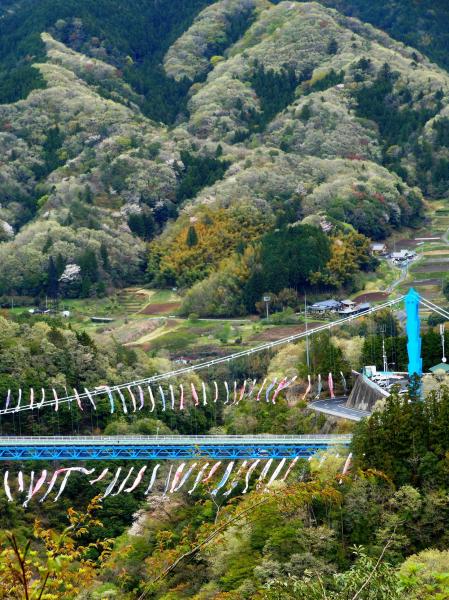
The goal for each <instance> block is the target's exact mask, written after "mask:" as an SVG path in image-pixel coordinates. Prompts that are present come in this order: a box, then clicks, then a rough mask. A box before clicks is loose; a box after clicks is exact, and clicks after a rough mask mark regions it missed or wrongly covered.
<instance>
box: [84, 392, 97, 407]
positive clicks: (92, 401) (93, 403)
mask: <svg viewBox="0 0 449 600" xmlns="http://www.w3.org/2000/svg"><path fill="white" fill-rule="evenodd" d="M84 391H85V392H86V396H87V397H88V398H89V401H90V403H91V404H92V406H93V407H94V410H97V407H96V405H95V402H94V399H93V397H92V394H91V393H90V392H89V390H88V389H87V388H84Z"/></svg>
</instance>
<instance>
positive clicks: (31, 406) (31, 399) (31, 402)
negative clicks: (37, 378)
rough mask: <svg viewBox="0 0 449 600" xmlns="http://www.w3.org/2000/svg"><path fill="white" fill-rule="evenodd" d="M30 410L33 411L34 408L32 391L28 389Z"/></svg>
mask: <svg viewBox="0 0 449 600" xmlns="http://www.w3.org/2000/svg"><path fill="white" fill-rule="evenodd" d="M30 408H31V410H33V408H34V390H33V388H30Z"/></svg>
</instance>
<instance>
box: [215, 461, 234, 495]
mask: <svg viewBox="0 0 449 600" xmlns="http://www.w3.org/2000/svg"><path fill="white" fill-rule="evenodd" d="M233 468H234V462H230V463H229V465H228V466H227V467H226V471H225V472H224V475H223V477H222V478H221V481H220V483H219V484H218V485H217V487H216V488H215V489H214V490H212V492H211V495H212V496H216V495H217V494H218V492H219V491H220V490H221V488H222V487H224V486H225V485H226V483H227V481H228V479H229V477H230V475H231V473H232V469H233Z"/></svg>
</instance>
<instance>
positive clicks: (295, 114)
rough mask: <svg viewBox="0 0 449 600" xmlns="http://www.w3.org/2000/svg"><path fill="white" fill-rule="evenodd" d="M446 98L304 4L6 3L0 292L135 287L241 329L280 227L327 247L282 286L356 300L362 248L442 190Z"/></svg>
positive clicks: (0, 70)
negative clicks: (313, 264)
mask: <svg viewBox="0 0 449 600" xmlns="http://www.w3.org/2000/svg"><path fill="white" fill-rule="evenodd" d="M448 94H449V75H448V74H447V73H446V72H445V71H444V70H442V69H440V68H439V67H437V66H436V65H434V64H432V63H431V62H430V61H429V60H428V59H427V58H426V57H425V56H424V55H423V54H421V53H420V52H419V51H417V50H414V49H412V48H408V47H405V46H403V45H402V44H401V43H399V42H396V41H394V40H393V39H391V38H389V37H388V36H387V35H386V34H385V33H382V32H381V31H379V30H376V29H374V28H372V27H371V26H369V25H364V24H363V23H361V22H360V21H357V20H355V19H351V18H348V17H345V16H343V15H342V14H340V13H337V12H335V11H334V10H331V9H328V8H324V7H323V6H321V5H320V4H317V3H297V2H281V3H278V4H273V3H270V2H268V1H267V0H221V1H220V2H214V3H210V2H209V3H206V2H204V1H200V0H197V1H193V0H183V1H179V2H173V3H170V6H168V7H167V6H166V5H165V4H164V5H162V4H160V3H159V2H157V1H154V2H150V3H148V2H145V3H142V4H141V5H140V4H138V3H137V4H136V3H133V5H132V7H131V6H130V5H127V4H124V3H122V2H119V1H118V0H110V1H109V0H102V1H101V2H96V3H95V4H93V3H91V2H89V1H87V0H83V1H81V2H76V3H75V2H73V3H71V2H50V1H49V0H48V1H47V0H40V1H38V2H33V3H30V2H28V1H27V0H22V2H16V3H12V4H11V5H9V6H6V7H5V11H4V13H3V17H2V19H1V20H0V99H1V100H2V101H3V104H0V138H1V140H0V141H1V145H0V153H1V161H2V169H1V171H0V197H1V205H0V225H1V227H0V239H1V240H2V242H1V243H0V295H1V294H18V295H29V296H35V295H38V294H43V293H45V292H47V293H48V292H49V291H51V292H52V293H58V294H60V295H63V296H76V295H80V294H81V295H90V294H98V293H99V294H101V293H104V290H105V289H107V287H108V286H111V285H115V286H120V285H124V284H127V283H129V282H133V281H139V280H144V279H146V280H150V281H152V282H153V283H154V284H156V285H177V286H180V287H183V288H189V287H191V286H192V285H194V284H197V285H199V286H200V287H199V288H195V287H194V288H193V289H192V292H191V295H190V296H189V297H187V298H186V307H185V309H186V310H188V308H187V307H188V306H189V305H191V304H192V302H195V301H196V299H197V298H198V296H200V297H201V298H202V300H203V307H202V309H201V312H202V313H204V314H237V313H239V312H242V311H244V310H247V307H248V306H250V305H252V300H248V298H253V297H257V295H258V294H260V293H263V286H267V285H268V286H269V285H270V282H269V281H268V282H267V281H265V282H261V281H259V282H258V283H257V281H258V277H257V272H258V270H260V268H261V260H262V259H261V255H260V250H259V247H255V246H254V243H255V242H257V240H259V239H261V238H263V236H264V235H265V234H269V232H270V231H272V230H273V228H276V227H288V226H290V225H293V224H296V225H297V226H298V225H299V224H308V225H313V226H318V227H319V228H324V229H325V230H326V232H327V233H326V236H327V237H328V238H329V243H330V248H331V251H330V254H329V256H328V258H327V260H326V261H323V262H322V264H320V265H319V271H320V272H321V275H320V277H318V276H317V274H316V272H314V271H313V270H310V271H308V272H307V273H303V274H302V275H301V276H300V277H298V278H297V279H290V282H291V283H292V285H294V286H295V287H297V288H298V287H303V286H308V285H321V286H328V287H329V286H330V287H341V286H345V285H355V284H354V281H353V279H354V275H355V273H356V272H357V271H358V270H359V269H360V268H361V267H362V268H365V269H370V268H372V267H373V264H371V263H370V261H369V260H368V256H367V251H368V245H367V243H366V242H363V243H361V242H360V243H359V242H357V241H356V240H359V239H360V240H361V239H362V238H356V237H354V236H355V234H356V233H357V234H359V235H361V236H366V237H367V238H372V239H382V238H384V237H385V236H387V235H389V234H390V233H391V232H392V231H393V230H394V229H398V228H400V227H402V226H404V225H411V226H413V225H415V224H417V223H418V222H419V220H420V218H421V216H422V196H423V194H425V195H428V196H435V197H440V196H442V195H444V194H445V193H446V190H447V184H448V182H449V168H448V167H449V158H448V156H449V153H448V143H449V142H448V134H447V131H448V129H449V116H448V114H447V106H446V105H447V98H448ZM295 231H297V234H298V239H300V237H301V233H300V231H299V229H296V230H295ZM337 241H338V244H337V243H336V242H337ZM366 241H367V240H366ZM148 243H149V248H148V246H147V244H148ZM340 243H343V246H344V247H345V248H347V249H348V253H349V254H352V255H353V256H354V257H355V258H354V260H351V261H348V260H343V261H342V260H341V253H340V255H338V256H337V254H338V253H337V249H338V248H339V244H340ZM336 253H337V254H336ZM349 254H348V255H349ZM206 256H207V259H206V260H205V257H206ZM342 262H343V263H344V264H345V266H346V268H344V269H342V268H341V263H342ZM219 265H220V268H219V269H218V270H217V267H218V266H219ZM338 265H340V266H338ZM209 276H210V277H212V279H210V280H209V279H207V278H208V277H209ZM286 278H287V279H288V277H287V276H286ZM205 280H207V283H206V284H205V286H206V288H207V289H209V290H211V292H210V296H209V298H207V297H206V298H205V297H204V289H205V286H204V285H203V284H202V281H205ZM249 281H251V282H252V283H251V284H248V285H250V286H251V290H248V292H247V293H246V292H245V294H243V295H241V294H240V293H237V292H236V290H237V289H243V288H244V287H245V285H246V284H247V282H249ZM201 286H202V287H201ZM217 287H219V288H220V289H225V290H227V292H229V293H227V292H226V293H224V294H223V296H226V297H227V298H230V299H231V301H230V303H226V304H223V303H222V302H221V301H220V300H218V301H216V293H215V292H216V290H217ZM56 288H57V289H56ZM212 297H214V298H215V301H214V302H213V303H211V302H209V300H211V299H212ZM245 307H246V308H245Z"/></svg>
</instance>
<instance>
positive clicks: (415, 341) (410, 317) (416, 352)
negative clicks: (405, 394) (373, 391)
mask: <svg viewBox="0 0 449 600" xmlns="http://www.w3.org/2000/svg"><path fill="white" fill-rule="evenodd" d="M419 301H420V296H419V294H418V292H417V291H416V290H414V289H413V288H410V289H409V291H408V293H407V295H406V297H405V311H406V314H407V327H406V329H407V353H408V374H409V377H413V376H416V375H418V376H419V377H421V375H422V358H421V331H420V329H421V327H420V326H421V323H420V319H419Z"/></svg>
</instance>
